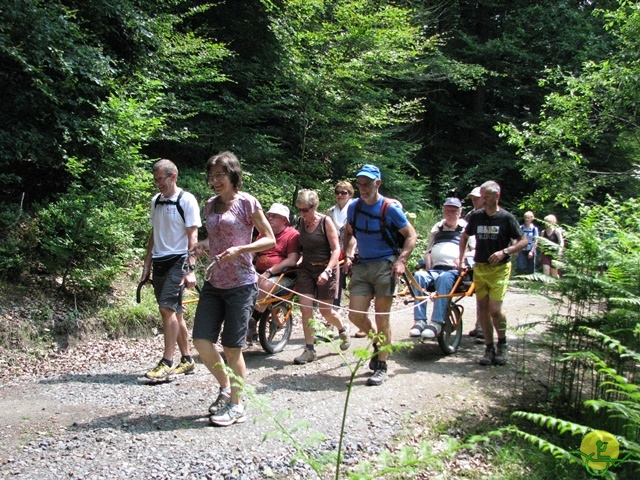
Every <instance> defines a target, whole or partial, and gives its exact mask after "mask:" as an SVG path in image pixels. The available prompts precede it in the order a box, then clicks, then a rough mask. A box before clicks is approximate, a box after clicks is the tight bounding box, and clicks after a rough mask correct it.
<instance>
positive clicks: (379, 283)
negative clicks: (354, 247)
mask: <svg viewBox="0 0 640 480" xmlns="http://www.w3.org/2000/svg"><path fill="white" fill-rule="evenodd" d="M396 259H397V257H389V258H387V259H386V260H382V261H380V262H371V263H356V264H355V265H354V266H353V268H352V271H351V281H350V282H349V292H350V294H351V295H352V296H362V297H367V296H373V297H376V298H384V297H391V296H392V295H393V293H394V292H395V289H396V282H395V278H394V277H392V276H391V268H392V267H393V264H394V263H395V262H396Z"/></svg>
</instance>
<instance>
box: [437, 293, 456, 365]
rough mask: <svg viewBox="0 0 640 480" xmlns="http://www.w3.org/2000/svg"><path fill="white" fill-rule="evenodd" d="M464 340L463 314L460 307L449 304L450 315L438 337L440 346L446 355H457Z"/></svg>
mask: <svg viewBox="0 0 640 480" xmlns="http://www.w3.org/2000/svg"><path fill="white" fill-rule="evenodd" d="M461 340H462V312H461V310H460V306H459V305H456V304H455V303H453V302H450V303H449V315H448V316H447V320H446V321H445V322H444V325H443V326H442V331H441V332H440V335H438V345H440V350H442V351H443V352H444V353H445V354H447V355H451V354H452V353H456V351H457V350H458V346H459V345H460V341H461Z"/></svg>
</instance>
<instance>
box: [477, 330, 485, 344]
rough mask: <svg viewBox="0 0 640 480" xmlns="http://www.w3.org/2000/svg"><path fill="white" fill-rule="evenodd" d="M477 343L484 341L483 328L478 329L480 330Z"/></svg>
mask: <svg viewBox="0 0 640 480" xmlns="http://www.w3.org/2000/svg"><path fill="white" fill-rule="evenodd" d="M476 343H477V344H480V343H484V333H482V330H481V329H478V332H477V333H476Z"/></svg>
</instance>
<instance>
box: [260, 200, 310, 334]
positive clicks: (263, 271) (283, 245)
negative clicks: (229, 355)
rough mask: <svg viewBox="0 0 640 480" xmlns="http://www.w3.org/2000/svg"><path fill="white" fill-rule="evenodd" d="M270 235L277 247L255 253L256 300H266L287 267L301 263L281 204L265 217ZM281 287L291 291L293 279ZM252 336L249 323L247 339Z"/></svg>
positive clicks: (295, 232) (294, 235) (286, 279)
mask: <svg viewBox="0 0 640 480" xmlns="http://www.w3.org/2000/svg"><path fill="white" fill-rule="evenodd" d="M265 215H266V217H267V220H268V221H269V224H270V225H271V229H272V230H273V234H274V235H275V237H276V245H275V246H274V247H273V248H270V249H268V250H264V251H262V252H260V253H258V255H257V257H256V262H255V267H256V272H258V273H259V277H258V288H259V289H260V291H259V292H258V300H257V302H259V301H260V300H261V299H263V298H264V297H266V296H267V292H268V291H269V290H271V287H272V286H273V282H275V281H276V280H277V279H278V277H279V276H280V274H281V273H282V271H283V270H284V269H285V268H287V267H295V266H296V264H297V263H298V260H299V259H300V244H299V241H298V240H299V237H300V232H298V230H296V229H295V228H293V227H291V226H290V225H289V215H290V213H289V208H288V207H287V206H285V205H282V204H281V203H273V204H272V205H271V207H270V208H269V210H268V211H267V213H266V214H265ZM279 283H280V285H282V286H283V287H286V288H291V287H293V284H294V283H295V279H293V278H289V277H286V276H285V277H283V278H282V279H281V280H280V282H279ZM265 308H266V307H262V308H260V307H256V311H257V312H263V311H264V309H265ZM253 332H255V322H253V321H252V322H250V325H249V335H251V336H252V333H253Z"/></svg>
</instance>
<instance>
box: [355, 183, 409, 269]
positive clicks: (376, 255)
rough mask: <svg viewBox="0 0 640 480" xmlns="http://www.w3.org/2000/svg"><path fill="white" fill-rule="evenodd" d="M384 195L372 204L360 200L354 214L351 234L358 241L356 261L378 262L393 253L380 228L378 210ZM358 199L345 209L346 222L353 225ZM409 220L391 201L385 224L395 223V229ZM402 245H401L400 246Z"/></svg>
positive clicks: (402, 226) (380, 207)
mask: <svg viewBox="0 0 640 480" xmlns="http://www.w3.org/2000/svg"><path fill="white" fill-rule="evenodd" d="M383 200H384V197H382V196H381V197H380V198H379V199H378V201H377V202H376V203H375V204H373V205H367V204H366V203H365V202H364V201H362V202H360V203H361V206H360V211H359V212H358V215H357V216H356V224H355V228H353V235H354V236H355V238H356V241H357V242H358V261H359V262H360V263H373V262H380V261H382V260H385V259H387V258H389V257H392V256H394V255H395V253H394V251H393V249H392V248H391V246H390V245H389V244H388V243H387V242H386V241H385V239H384V237H383V235H385V233H384V232H382V231H381V230H380V211H381V209H382V202H383ZM357 204H358V201H355V202H352V203H351V204H350V205H349V209H348V210H347V222H348V223H349V224H350V225H352V226H353V217H354V215H355V211H356V206H357ZM408 223H409V220H407V217H406V215H405V214H404V212H403V211H402V209H401V208H400V206H399V205H398V204H397V203H395V202H394V203H392V204H391V205H389V207H388V208H387V214H386V216H385V225H387V226H390V225H395V227H396V228H397V229H402V228H404V227H406V226H407V224H408ZM400 247H402V245H401V246H400Z"/></svg>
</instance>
